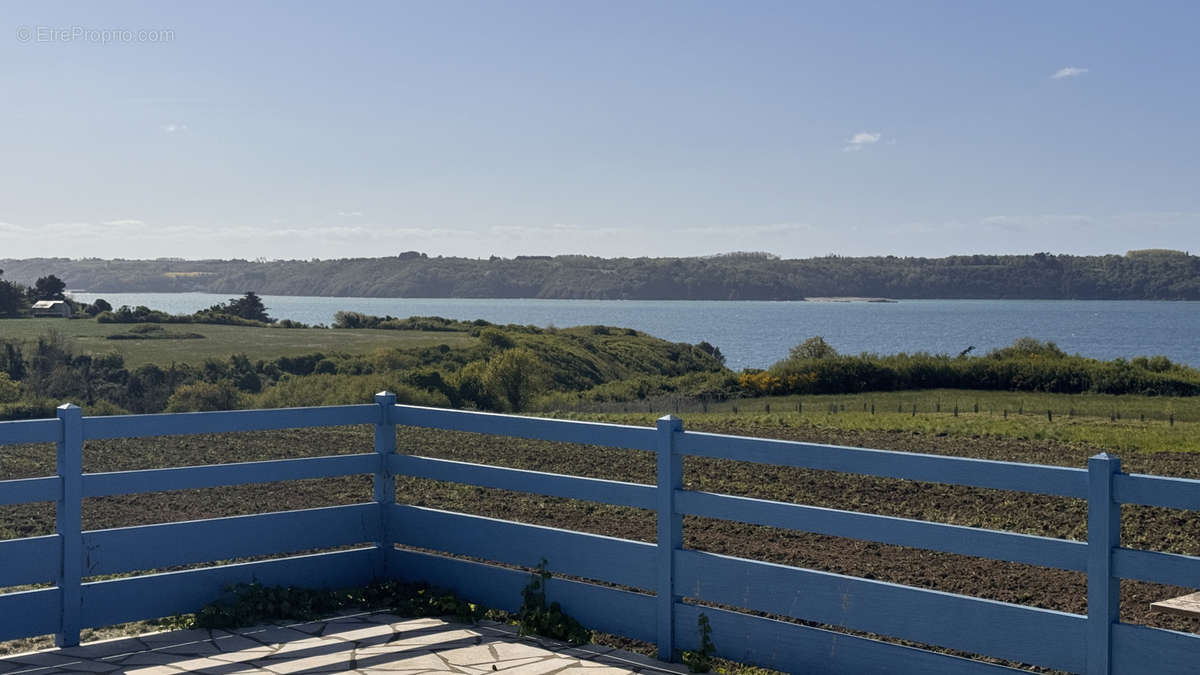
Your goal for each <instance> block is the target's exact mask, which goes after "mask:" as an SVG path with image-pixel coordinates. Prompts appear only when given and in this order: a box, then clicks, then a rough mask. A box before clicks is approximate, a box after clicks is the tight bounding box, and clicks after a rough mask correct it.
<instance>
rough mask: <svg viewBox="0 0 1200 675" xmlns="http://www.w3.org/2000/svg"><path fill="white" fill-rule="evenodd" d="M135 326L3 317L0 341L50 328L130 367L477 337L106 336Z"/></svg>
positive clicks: (377, 333) (233, 332)
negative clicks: (135, 338) (235, 355)
mask: <svg viewBox="0 0 1200 675" xmlns="http://www.w3.org/2000/svg"><path fill="white" fill-rule="evenodd" d="M136 325H138V324H132V325H131V324H120V323H98V322H96V321H93V320H90V319H2V320H0V339H6V340H16V341H20V342H26V343H32V342H36V341H37V339H38V338H39V337H41V336H44V335H46V334H48V333H51V332H57V333H58V334H59V335H61V336H62V337H63V338H64V339H65V341H66V342H67V344H68V345H69V346H70V347H72V348H73V349H74V350H76V351H78V352H80V353H84V354H90V355H93V356H95V355H102V354H112V353H117V354H120V355H121V356H123V357H124V359H125V364H126V365H127V366H128V367H137V366H140V365H143V364H147V363H153V364H157V365H160V366H167V365H169V364H171V363H188V364H193V365H195V364H200V363H203V362H204V360H205V359H209V358H214V359H228V358H229V356H230V355H232V354H245V355H246V356H247V357H249V358H250V360H251V361H256V360H259V359H264V360H272V359H276V358H279V357H281V356H293V357H294V356H302V355H305V354H312V353H314V352H323V353H342V354H366V353H369V352H372V351H374V350H375V349H378V348H380V347H385V348H391V347H401V348H408V347H413V348H419V347H431V346H435V345H439V344H447V345H450V346H451V347H460V346H466V345H469V344H472V343H474V342H476V339H475V338H473V337H471V336H470V335H468V334H466V333H459V332H442V331H437V332H434V331H387V330H374V329H351V330H347V329H339V330H331V329H328V328H255V327H248V326H226V325H217V324H199V323H196V324H181V325H167V326H164V328H165V331H166V332H167V333H173V334H180V333H197V334H200V335H203V336H204V337H203V339H190V340H180V339H151V340H110V339H108V336H110V335H116V334H125V333H129V332H130V330H131V329H133V328H134V327H135V326H136Z"/></svg>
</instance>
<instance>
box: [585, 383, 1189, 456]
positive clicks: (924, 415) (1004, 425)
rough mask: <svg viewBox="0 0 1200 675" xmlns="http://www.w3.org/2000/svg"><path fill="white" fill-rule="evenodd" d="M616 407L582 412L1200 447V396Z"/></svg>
mask: <svg viewBox="0 0 1200 675" xmlns="http://www.w3.org/2000/svg"><path fill="white" fill-rule="evenodd" d="M956 406H957V412H955V408H956ZM976 406H978V412H977V411H976ZM609 408H610V409H611V410H613V412H603V413H596V414H588V413H580V414H579V416H587V417H599V418H603V419H606V420H611V421H621V422H628V423H632V424H641V423H645V422H647V421H648V420H651V419H653V418H654V417H655V416H656V415H658V414H660V413H659V412H658V411H659V410H660V409H661V410H662V411H663V412H664V413H666V412H670V413H672V414H676V413H677V414H678V415H679V416H680V417H682V418H683V419H684V422H685V424H686V422H687V421H688V420H694V421H696V422H698V423H701V424H709V423H715V424H718V425H721V426H729V427H739V426H741V427H748V428H749V427H767V428H771V427H779V428H785V429H786V428H796V429H804V428H807V429H831V430H842V431H874V432H890V433H896V434H917V435H923V436H955V437H975V438H978V437H984V438H1010V439H1020V440H1025V439H1027V440H1038V441H1040V440H1046V441H1055V442H1058V443H1071V444H1085V445H1088V446H1090V447H1093V448H1095V449H1096V452H1099V451H1101V450H1103V451H1108V452H1115V453H1123V452H1124V453H1128V452H1166V451H1171V452H1198V451H1200V397H1165V396H1137V395H1121V396H1112V395H1105V394H1049V393H1042V392H1007V391H975V390H963V389H937V390H928V391H911V392H869V393H865V394H843V395H825V396H773V397H763V398H753V399H735V400H729V401H721V402H711V403H706V404H703V406H701V405H699V404H697V403H695V402H686V403H682V404H681V405H679V406H675V405H673V404H672V403H662V402H659V403H658V404H657V405H655V404H653V403H651V404H646V403H643V404H637V403H630V404H625V405H621V406H618V405H613V406H609ZM651 408H653V410H652V411H651V410H650V409H651ZM914 408H915V413H914ZM625 410H627V411H629V412H624V411H625ZM634 411H636V412H634ZM647 411H649V412H647ZM1047 411H1050V414H1049V415H1047ZM574 415H575V414H572V416H574ZM1172 419H1173V420H1174V421H1173V422H1172Z"/></svg>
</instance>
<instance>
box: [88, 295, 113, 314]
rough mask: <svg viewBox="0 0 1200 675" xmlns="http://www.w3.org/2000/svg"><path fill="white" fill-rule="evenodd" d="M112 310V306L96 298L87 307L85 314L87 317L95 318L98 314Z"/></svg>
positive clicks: (102, 299)
mask: <svg viewBox="0 0 1200 675" xmlns="http://www.w3.org/2000/svg"><path fill="white" fill-rule="evenodd" d="M112 308H113V307H112V305H111V304H109V302H108V301H107V300H105V299H104V298H96V301H95V302H93V303H92V304H91V306H89V307H88V309H87V313H88V316H95V315H97V314H99V313H100V312H111V311H112Z"/></svg>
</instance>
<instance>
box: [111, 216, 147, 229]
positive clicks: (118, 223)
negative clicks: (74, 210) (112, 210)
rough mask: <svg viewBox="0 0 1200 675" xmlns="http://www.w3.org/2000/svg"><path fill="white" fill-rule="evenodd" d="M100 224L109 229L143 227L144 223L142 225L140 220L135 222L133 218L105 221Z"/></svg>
mask: <svg viewBox="0 0 1200 675" xmlns="http://www.w3.org/2000/svg"><path fill="white" fill-rule="evenodd" d="M100 224H101V225H108V226H109V227H125V226H134V227H137V226H140V225H145V224H146V223H144V222H142V221H140V220H135V219H133V218H119V219H117V220H105V221H103V222H102V223H100Z"/></svg>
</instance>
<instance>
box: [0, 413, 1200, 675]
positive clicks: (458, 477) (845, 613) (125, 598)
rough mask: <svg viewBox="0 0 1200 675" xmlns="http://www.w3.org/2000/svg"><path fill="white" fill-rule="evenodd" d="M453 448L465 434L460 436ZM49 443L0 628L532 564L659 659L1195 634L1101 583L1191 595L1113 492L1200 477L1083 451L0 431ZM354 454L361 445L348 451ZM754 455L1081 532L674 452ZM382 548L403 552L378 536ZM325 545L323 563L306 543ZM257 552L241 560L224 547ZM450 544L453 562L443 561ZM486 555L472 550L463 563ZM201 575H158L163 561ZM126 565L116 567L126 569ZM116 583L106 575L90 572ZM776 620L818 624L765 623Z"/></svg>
mask: <svg viewBox="0 0 1200 675" xmlns="http://www.w3.org/2000/svg"><path fill="white" fill-rule="evenodd" d="M343 425H370V426H372V427H373V428H374V434H375V435H374V448H370V447H365V448H363V452H360V453H359V454H351V455H336V456H327V457H313V458H301V459H281V460H270V461H261V462H242V463H233V464H219V465H209V466H190V467H169V468H157V469H144V470H136V471H119V472H111V473H93V474H84V473H82V470H81V468H80V467H81V456H82V451H83V443H84V441H85V440H95V439H110V438H141V437H153V436H167V435H179V434H201V433H223V432H242V431H265V430H276V429H289V428H308V427H330V426H343ZM408 426H412V427H424V428H429V429H439V430H446V431H457V432H471V433H478V434H489V435H499V436H508V437H514V438H522V439H532V440H540V441H550V442H565V443H579V444H587V445H595V446H604V447H612V448H623V449H629V450H639V451H645V452H653V453H655V454H656V455H657V458H658V476H657V483H656V484H654V485H649V484H641V483H630V482H624V481H615V480H605V479H598V478H588V477H582V476H574V475H564V474H552V473H545V472H540V471H531V470H526V469H515V468H509V467H499V466H486V465H479V464H473V463H468V462H460V461H451V460H444V459H436V458H430V457H420V456H414V455H403V454H397V453H396V433H397V427H400V428H401V431H400V433H404V432H403V427H408ZM468 442H469V441H468ZM18 443H55V444H56V447H57V452H58V469H57V475H55V476H46V477H38V478H22V479H16V480H4V481H0V505H11V504H26V503H45V502H51V501H53V502H55V503H56V514H57V525H56V528H57V532H56V533H55V534H53V535H48V536H39V537H28V538H24V539H13V540H4V541H0V586H4V587H10V588H11V587H19V586H23V585H28V584H46V583H49V584H53V586H52V587H50V588H40V589H36V590H28V591H19V592H9V593H2V594H0V639H10V638H16V637H25V636H29V635H37V634H45V633H55V634H56V636H57V641H58V643H59V644H61V645H72V644H77V642H78V640H79V630H80V629H81V628H83V627H92V626H102V625H108V624H112V623H118V622H124V621H132V620H138V619H146V618H152V617H159V616H165V615H170V614H176V613H180V612H189V611H195V610H197V609H198V608H199V607H201V606H203V605H204V604H206V603H207V602H210V601H212V600H213V599H215V598H217V597H219V596H220V594H221V593H222V591H223V589H225V588H226V587H227V586H229V585H230V584H236V583H248V582H258V583H263V584H268V585H270V584H279V585H297V586H310V587H347V586H354V585H361V584H365V583H368V582H370V581H371V580H378V579H404V580H411V581H423V582H427V583H432V584H435V585H439V586H444V587H447V588H450V589H453V590H454V591H455V592H457V593H458V594H460V595H461V596H463V597H465V598H468V599H470V600H472V601H474V602H480V603H483V604H486V605H488V606H492V607H496V608H499V609H507V610H513V611H515V610H516V609H518V607H519V604H520V599H521V589H522V588H524V587H525V585H526V584H527V583H528V582H529V571H528V570H529V569H530V568H536V567H540V566H544V567H545V569H547V570H549V571H552V572H554V573H555V574H557V575H567V576H569V577H571V579H564V578H553V579H550V580H549V581H548V582H547V585H546V591H547V596H548V598H549V599H551V600H553V601H555V602H559V603H560V604H561V605H562V607H563V609H564V611H566V612H567V613H569V614H571V615H573V616H575V617H577V618H578V619H580V621H582V622H583V623H584V625H587V626H588V627H590V628H594V629H597V630H602V631H605V632H609V633H614V634H619V635H625V636H629V637H632V638H636V639H640V640H646V641H649V642H654V643H655V644H657V646H658V649H659V654H660V656H661V657H662V658H664V659H668V660H669V659H672V658H675V657H676V656H677V655H678V653H679V650H682V649H693V650H694V649H698V648H700V646H701V645H700V643H699V633H698V631H697V625H698V624H697V622H698V621H699V620H700V617H701V616H704V617H706V618H707V620H708V621H709V624H710V625H711V627H712V639H713V642H714V643H715V644H716V649H717V655H719V656H724V657H726V658H731V659H734V660H738V661H742V662H746V663H751V664H755V665H760V666H763V667H769V668H775V669H778V670H785V671H797V672H813V671H817V672H828V673H857V672H871V671H885V670H886V671H887V672H901V673H925V672H936V673H972V674H973V673H1004V672H1016V670H1014V669H1013V668H1011V667H1006V666H1001V665H996V664H992V663H986V662H984V661H980V660H977V659H968V658H961V657H957V656H951V655H949V654H946V653H942V652H938V651H931V650H930V649H928V648H924V647H918V646H910V645H901V644H897V643H895V642H885V641H880V640H878V639H874V638H867V637H862V636H859V635H853V634H847V633H845V632H841V631H845V630H850V631H858V632H863V633H869V634H872V635H882V636H887V637H889V638H892V639H893V640H905V641H909V642H912V643H916V644H919V645H929V646H931V647H937V648H943V649H951V650H956V651H959V652H964V653H971V654H979V655H983V656H987V657H992V658H998V659H1003V660H1007V661H1010V662H1012V663H1015V664H1025V665H1028V666H1037V667H1043V668H1050V669H1055V670H1063V671H1068V672H1077V673H1087V674H1088V675H1093V674H1100V673H1104V674H1110V673H1118V674H1120V673H1140V672H1145V669H1146V667H1147V664H1149V663H1153V667H1154V672H1156V673H1190V672H1194V669H1195V664H1196V663H1197V662H1198V661H1200V636H1197V635H1193V634H1190V633H1179V632H1174V631H1166V630H1160V629H1156V628H1149V627H1145V626H1136V625H1127V624H1123V623H1120V621H1119V620H1118V616H1117V611H1116V610H1117V608H1118V607H1119V602H1120V594H1119V583H1120V580H1121V579H1138V580H1143V581H1150V582H1154V583H1161V584H1169V585H1174V586H1183V587H1192V588H1196V587H1200V558H1197V557H1193V556H1186V555H1178V554H1171V553H1161V552H1155V551H1143V550H1136V549H1129V548H1125V547H1122V546H1121V541H1120V530H1119V524H1120V511H1121V505H1122V504H1139V505H1148V506H1158V507H1166V508H1173V509H1186V510H1200V481H1196V480H1189V479H1179V478H1164V477H1159V476H1145V475H1139V474H1126V473H1123V472H1122V471H1121V470H1120V461H1119V460H1117V459H1116V458H1112V457H1108V456H1107V455H1098V456H1097V457H1094V458H1092V459H1091V460H1090V461H1089V466H1088V468H1087V469H1076V468H1065V467H1053V466H1040V465H1031V464H1018V463H1011V462H997V461H989V460H976V459H967V458H961V457H947V456H941V455H928V454H916V453H904V452H893V451H884V450H871V449H864V448H850V447H842V446H833V445H823V444H816V443H801V442H794V441H780V440H771V439H758V438H747V437H739V436H724V435H718V434H709V433H700V432H693V431H684V430H683V429H682V424H681V422H680V421H679V420H677V419H675V418H671V417H666V418H663V419H662V420H660V421H659V424H658V427H657V428H656V429H655V428H646V427H633V426H622V425H615V424H603V423H596V422H580V421H572V420H558V419H541V418H532V417H517V416H511V415H498V414H493V413H482V412H474V411H459V410H443V409H437V408H423V407H415V406H404V405H396V403H395V396H394V395H391V394H387V393H381V394H379V395H378V396H376V399H375V402H374V404H366V405H349V406H329V407H320V408H292V409H282V410H247V411H233V412H215V413H176V414H162V415H124V416H116V417H93V418H83V417H81V415H80V411H79V409H78V408H77V407H75V406H69V405H68V406H63V407H61V408H60V409H59V416H58V419H51V420H28V421H19V422H0V446H4V445H10V444H18ZM367 450H372V451H370V452H368V451H367ZM685 456H694V457H703V458H709V459H716V460H729V461H738V462H753V463H760V464H773V465H780V466H791V467H799V468H806V469H814V470H821V471H838V472H846V473H855V474H861V475H869V476H877V477H884V478H897V479H904V480H914V481H927V482H935V483H946V484H952V485H962V486H972V487H978V488H987V489H999V490H1010V491H1018V492H1028V493H1035V494H1046V495H1055V496H1060V497H1069V498H1075V499H1086V500H1088V510H1089V522H1088V538H1087V541H1072V540H1066V539H1054V538H1048V537H1041V536H1034V535H1028V534H1021V533H1015V532H1005V531H997V530H988V529H982V528H974V527H964V526H959V525H951V524H946V523H934V522H928V521H923V520H914V519H908V518H898V517H893V516H881V515H876V514H870V513H859V512H854V511H843V510H838V509H830V508H822V507H816V506H810V505H805V504H792V503H786V502H777V501H770V500H763V499H754V498H749V497H738V496H732V495H723V494H717V493H710V492H701V491H693V490H687V489H684V482H683V473H682V472H683V464H682V458H683V457H685ZM364 474H365V475H371V476H373V495H372V501H369V502H364V503H360V504H352V505H348V506H333V507H322V508H313V509H302V510H297V511H284V512H276V513H260V514H251V515H245V516H233V517H224V518H211V519H205V520H195V521H186V522H172V523H163V524H157V525H141V526H135V527H122V528H113V529H105V530H93V531H82V528H81V527H80V509H81V503H82V502H81V500H83V499H90V498H96V497H108V496H113V495H128V494H140V493H148V492H165V491H172V490H189V489H201V488H213V487H223V486H231V485H243V484H251V483H265V482H278V481H293V480H306V479H319V478H330V477H337V476H348V475H364ZM401 476H403V477H410V478H420V479H427V480H435V481H445V482H452V483H459V484H464V485H472V486H477V487H484V488H494V489H500V490H508V491H513V492H522V493H530V494H538V495H544V496H549V497H563V498H570V499H581V500H586V501H591V502H598V503H602V504H611V505H616V506H622V507H634V508H638V509H644V510H651V511H654V512H655V514H656V517H657V524H658V527H657V538H656V541H655V542H653V543H650V542H641V541H633V540H628V539H620V538H615V537H607V536H601V535H596V534H588V533H584V532H577V531H573V530H564V529H559V528H554V527H545V526H540V525H532V524H525V523H518V522H513V521H509V520H501V519H496V518H488V517H484V516H477V515H470V514H465V513H457V512H453V511H446V510H441V509H434V508H426V507H420V506H412V505H406V504H403V503H396V502H397V499H396V483H395V479H396V478H397V477H401ZM683 516H698V517H704V518H716V519H722V520H728V521H734V522H741V523H747V524H752V525H761V526H768V527H776V528H784V529H790V530H798V531H805V532H812V533H816V534H821V535H829V536H837V537H847V538H853V539H860V540H865V541H872V542H878V543H882V544H889V545H897V546H905V547H911V548H919V549H926V550H931V551H940V552H944V553H952V554H958V555H966V556H975V557H981V558H988V559H995V560H1002V561H1009V562H1016V563H1022V564H1028V565H1037V566H1042V567H1048V568H1056V569H1063V570H1069V571H1074V572H1081V573H1086V574H1087V576H1088V600H1089V602H1088V606H1089V613H1088V614H1087V615H1076V614H1069V613H1063V612H1055V611H1050V610H1045V609H1039V608H1035V607H1028V606H1024V605H1016V604H1010V603H1004V602H995V601H991V600H985V599H981V598H976V597H971V596H964V595H957V594H953V593H944V592H939V591H933V590H928V589H921V588H914V587H909V586H903V585H898V584H892V583H887V582H882V581H877V580H870V579H862V578H856V577H851V576H846V575H841V574H834V573H830V572H822V571H817V570H809V569H803V568H797V567H791V566H786V565H777V564H773V563H766V562H761V561H755V560H748V559H743V558H737V557H730V556H725V555H717V554H714V553H706V552H703V551H694V550H688V549H685V548H683V536H682V535H683V527H684V521H683ZM397 546H399V547H400V548H397ZM335 548H339V549H343V550H337V551H333V552H326V553H310V554H305V553H304V552H306V551H314V550H318V551H319V550H327V549H335ZM254 557H272V558H271V559H268V560H261V561H256V562H241V563H234V564H229V563H228V561H231V560H238V559H246V558H254ZM464 557H465V558H470V559H464ZM480 561H487V562H480ZM195 565H207V566H205V567H199V568H196V569H184V570H182V571H168V572H155V570H162V569H166V568H175V567H179V566H195ZM130 573H137V575H135V576H128V575H129V574H130ZM108 575H125V576H121V577H119V578H113V579H97V580H94V581H89V580H88V579H89V578H95V577H101V576H108ZM750 612H757V613H765V614H769V615H771V616H773V617H786V618H788V619H794V620H799V621H802V622H808V623H815V624H821V626H828V627H832V628H833V629H830V628H826V627H819V626H814V625H806V624H805V623H796V622H792V621H783V620H779V619H778V618H766V617H763V616H757V615H754V614H751V613H750Z"/></svg>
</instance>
